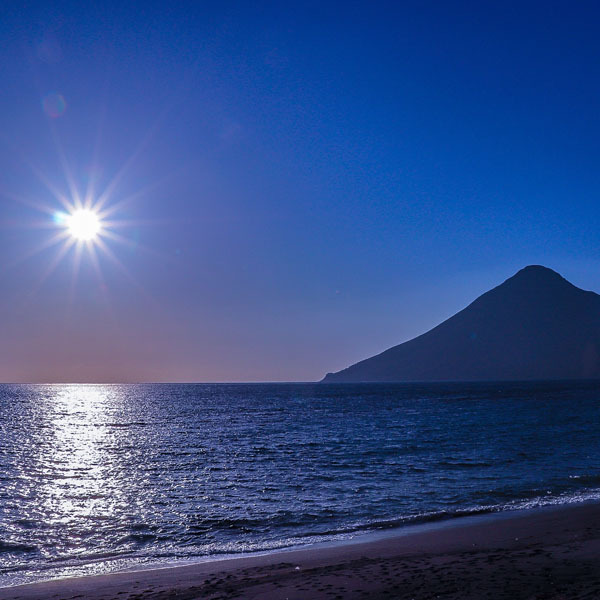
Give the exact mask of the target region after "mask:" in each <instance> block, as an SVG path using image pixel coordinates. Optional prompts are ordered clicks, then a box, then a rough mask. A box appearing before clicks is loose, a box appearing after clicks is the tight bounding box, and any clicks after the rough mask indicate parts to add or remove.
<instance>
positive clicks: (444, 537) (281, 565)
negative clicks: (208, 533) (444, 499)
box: [0, 503, 600, 600]
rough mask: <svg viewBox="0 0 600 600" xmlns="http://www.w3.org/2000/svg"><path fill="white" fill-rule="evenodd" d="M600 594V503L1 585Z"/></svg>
mask: <svg viewBox="0 0 600 600" xmlns="http://www.w3.org/2000/svg"><path fill="white" fill-rule="evenodd" d="M200 598H201V599H203V600H217V599H221V600H224V599H227V598H248V599H257V600H258V599H268V600H298V599H310V600H321V599H323V600H341V599H346V598H350V599H369V600H377V599H384V598H386V599H390V598H392V599H404V598H406V599H415V600H422V599H434V598H435V599H437V598H443V599H446V600H459V599H460V600H483V599H486V598H490V599H494V600H498V599H510V600H518V599H527V600H534V599H535V600H542V599H555V600H559V599H561V600H567V599H568V600H571V599H579V598H586V599H589V600H592V599H595V600H597V599H600V504H597V503H594V504H580V505H571V506H567V507H557V508H546V509H536V510H529V511H516V512H513V513H504V514H502V515H500V516H497V517H492V518H490V516H485V517H476V518H462V519H454V520H452V521H450V522H448V523H445V524H440V525H439V526H437V525H436V526H435V527H432V528H429V529H426V530H424V529H423V528H412V529H408V528H407V529H405V530H403V531H402V532H398V533H394V534H386V535H385V536H382V537H380V538H379V539H373V538H369V539H368V540H367V539H366V538H365V541H356V542H353V543H347V544H343V545H329V546H324V545H323V546H312V547H307V548H303V549H299V550H292V551H286V552H278V553H274V554H269V555H264V556H248V557H244V558H235V559H229V560H220V561H212V562H205V563H199V564H195V565H188V566H183V567H174V568H167V569H158V570H152V571H135V572H125V573H116V574H110V575H98V576H93V577H81V578H73V579H62V580H56V581H50V582H44V583H37V584H30V585H23V586H17V587H12V588H2V589H0V600H6V599H11V600H17V599H18V600H34V599H35V600H46V599H52V600H62V599H65V600H66V599H69V600H75V599H90V600H100V599H102V600H109V599H111V600H112V599H119V600H170V599H173V600H175V599H177V600H193V599H200Z"/></svg>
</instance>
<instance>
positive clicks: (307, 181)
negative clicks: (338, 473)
mask: <svg viewBox="0 0 600 600" xmlns="http://www.w3.org/2000/svg"><path fill="white" fill-rule="evenodd" d="M5 4H6V3H5ZM599 24H600V7H598V5H597V4H596V3H592V2H589V3H588V2H579V3H575V4H573V3H567V2H538V3H531V2H518V3H517V2H514V3H512V2H508V3H505V2H503V3H493V4H492V3H478V2H453V3H443V2H399V3H383V2H382V3H377V2H359V3H355V2H339V3H337V2H314V3H313V2H304V3H294V4H292V3H286V2H283V3H281V2H280V3H263V2H256V3H255V2H252V3H250V2H246V3H237V2H234V3H202V2H174V3H153V2H143V3H137V5H136V4H135V3H117V2H83V3H82V2H60V1H58V2H46V3H8V4H6V5H4V6H3V7H2V9H0V36H1V37H0V39H1V40H2V48H3V51H2V54H1V55H0V73H1V76H2V77H1V80H2V82H3V85H2V96H1V97H2V102H1V106H2V110H1V111H0V164H1V169H0V259H1V263H0V292H1V293H0V315H1V317H0V340H1V342H0V380H1V381H39V382H50V381H60V382H64V381H302V380H317V379H320V378H321V377H323V376H324V374H325V373H326V372H327V371H334V370H338V369H341V368H343V367H345V366H348V365H349V364H350V363H353V362H355V361H357V360H360V359H362V358H366V357H367V356H369V355H371V354H374V353H377V352H380V351H382V350H384V349H386V348H388V347H389V346H392V345H394V344H397V343H399V342H402V341H405V340H407V339H409V338H411V337H414V336H415V335H417V334H419V333H422V332H424V331H425V330H427V329H429V328H430V327H432V326H434V325H436V324H437V323H439V322H440V321H441V320H443V319H445V318H447V317H449V316H451V315H452V314H453V313H454V312H456V311H458V310H459V309H461V308H463V307H464V306H465V305H466V304H468V303H469V302H471V301H472V300H473V299H474V298H475V297H476V296H478V295H479V294H481V293H482V292H484V291H486V290H487V289H489V288H490V287H493V286H494V285H497V284H499V283H501V282H502V281H503V280H504V279H506V278H507V277H509V276H511V275H512V274H513V273H514V272H515V271H517V270H518V269H520V268H521V267H523V266H525V265H527V264H533V263H536V264H544V265H546V266H549V267H551V268H553V269H555V270H557V271H559V272H560V273H561V274H562V275H563V276H565V277H566V278H567V279H569V280H570V281H572V282H573V283H574V284H575V285H578V286H580V287H583V288H585V289H592V290H595V291H600V271H599V270H598V267H599V264H600V263H599V256H600V255H599V250H600V248H599V246H600V238H599V236H598V230H599V226H600V222H599V221H600V210H599V208H598V198H599V192H600V170H599V169H598V164H599V162H598V161H599V158H600V45H599V44H598V34H597V32H598V26H599ZM74 196H81V197H89V198H90V199H91V201H92V202H96V201H97V199H99V198H103V200H104V201H105V202H106V206H107V207H109V208H110V210H111V211H112V214H111V216H110V221H111V224H110V230H111V233H112V234H113V235H112V237H109V238H106V239H105V244H106V251H103V250H102V249H99V248H98V249H97V252H96V255H95V256H96V259H97V260H94V256H93V255H92V253H91V252H89V250H85V249H84V251H83V252H82V253H81V255H80V257H79V260H78V259H77V254H76V252H74V251H73V250H71V251H69V252H67V253H65V254H64V256H63V255H62V250H61V248H62V245H61V244H54V245H51V244H50V240H51V239H52V238H53V236H55V235H56V233H57V228H59V227H60V224H57V223H56V222H55V219H54V215H55V213H56V212H57V211H60V210H62V206H61V203H60V200H59V199H60V198H66V199H70V200H72V199H73V198H74Z"/></svg>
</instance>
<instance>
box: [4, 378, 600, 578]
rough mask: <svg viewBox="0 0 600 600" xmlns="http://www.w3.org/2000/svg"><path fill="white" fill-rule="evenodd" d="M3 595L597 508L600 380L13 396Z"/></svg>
mask: <svg viewBox="0 0 600 600" xmlns="http://www.w3.org/2000/svg"><path fill="white" fill-rule="evenodd" d="M0 466H1V468H0V585H10V584H13V583H18V582H23V581H31V580H35V579H42V578H49V577H56V576H64V575H71V574H83V573H95V572H102V571H106V570H112V569H117V568H124V567H132V566H144V565H149V564H157V563H165V562H173V561H179V560H184V559H187V560H189V559H197V558H200V557H206V556H214V555H223V554H232V553H239V552H249V551H257V550H263V551H264V550H267V551H268V550H273V549H277V548H282V547H286V546H291V545H298V544H303V543H309V542H315V541H322V540H334V539H341V538H348V537H351V536H353V535H356V534H357V533H359V532H363V531H369V530H373V529H382V528H389V527H397V526H400V525H403V524H406V523H414V522H419V521H426V520H432V519H440V518H445V517H450V516H458V515H462V514H473V513H477V512H486V511H493V510H503V509H507V508H519V507H529V506H536V505H542V504H551V503H557V504H559V503H568V502H575V501H579V500H583V499H591V498H600V384H598V383H597V382H596V383H580V384H573V383H560V382H552V383H549V382H545V383H527V384H523V383H521V384H507V383H497V384H489V383H486V384H483V383H481V384H430V385H415V384H403V385H367V384H361V385H351V384H348V385H309V384H297V385H296V384H289V385H282V384H269V385H221V384H218V385H157V384H153V385H2V386H0Z"/></svg>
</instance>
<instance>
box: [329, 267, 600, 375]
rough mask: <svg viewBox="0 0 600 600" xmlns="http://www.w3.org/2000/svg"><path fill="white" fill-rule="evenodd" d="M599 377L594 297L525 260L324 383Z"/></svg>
mask: <svg viewBox="0 0 600 600" xmlns="http://www.w3.org/2000/svg"><path fill="white" fill-rule="evenodd" d="M581 378H583V379H585V378H590V379H600V296H599V295H598V294H596V293H594V292H587V291H584V290H582V289H580V288H578V287H576V286H574V285H573V284H572V283H570V282H568V281H567V280H566V279H565V278H564V277H562V276H561V275H560V274H559V273H557V272H556V271H553V270H552V269H548V268H547V267H543V266H541V265H529V266H527V267H525V268H523V269H521V270H520V271H518V272H517V273H516V274H515V275H513V276H512V277H510V278H509V279H507V280H506V281H505V282H504V283H502V284H500V285H499V286H497V287H495V288H493V289H491V290H490V291H488V292H486V293H485V294H483V295H481V296H479V298H477V299H476V300H475V301H474V302H472V303H471V304H470V305H469V306H467V307H466V308H465V309H463V310H461V311H460V312H458V313H457V314H455V315H454V316H452V317H450V318H449V319H447V320H446V321H444V322H443V323H440V324H439V325H438V326H437V327H434V328H433V329H431V330H430V331H428V332H426V333H424V334H423V335H420V336H418V337H416V338H414V339H412V340H409V341H408V342H404V343H403V344H399V345H398V346H394V347H392V348H389V349H388V350H386V351H384V352H382V353H381V354H378V355H377V356H372V357H371V358H367V359H365V360H363V361H361V362H359V363H356V364H354V365H351V366H350V367H348V368H347V369H344V370H343V371H339V372H338V373H329V374H328V375H327V377H326V378H325V381H327V382H332V383H333V382H340V383H341V382H359V381H386V382H394V381H481V380H488V381H499V380H509V379H512V380H526V379H581Z"/></svg>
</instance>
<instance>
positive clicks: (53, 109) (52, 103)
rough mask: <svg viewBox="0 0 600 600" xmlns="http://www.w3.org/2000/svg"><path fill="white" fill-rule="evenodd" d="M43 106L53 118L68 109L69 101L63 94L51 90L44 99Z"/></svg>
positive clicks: (56, 117)
mask: <svg viewBox="0 0 600 600" xmlns="http://www.w3.org/2000/svg"><path fill="white" fill-rule="evenodd" d="M42 108H43V109H44V112H45V113H46V114H47V115H48V116H49V117H50V118H51V119H58V117H61V116H62V115H63V114H64V112H65V110H66V109H67V103H66V102H65V99H64V98H63V97H62V95H61V94H57V93H56V92H51V93H50V94H47V95H46V96H44V98H43V99H42Z"/></svg>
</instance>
